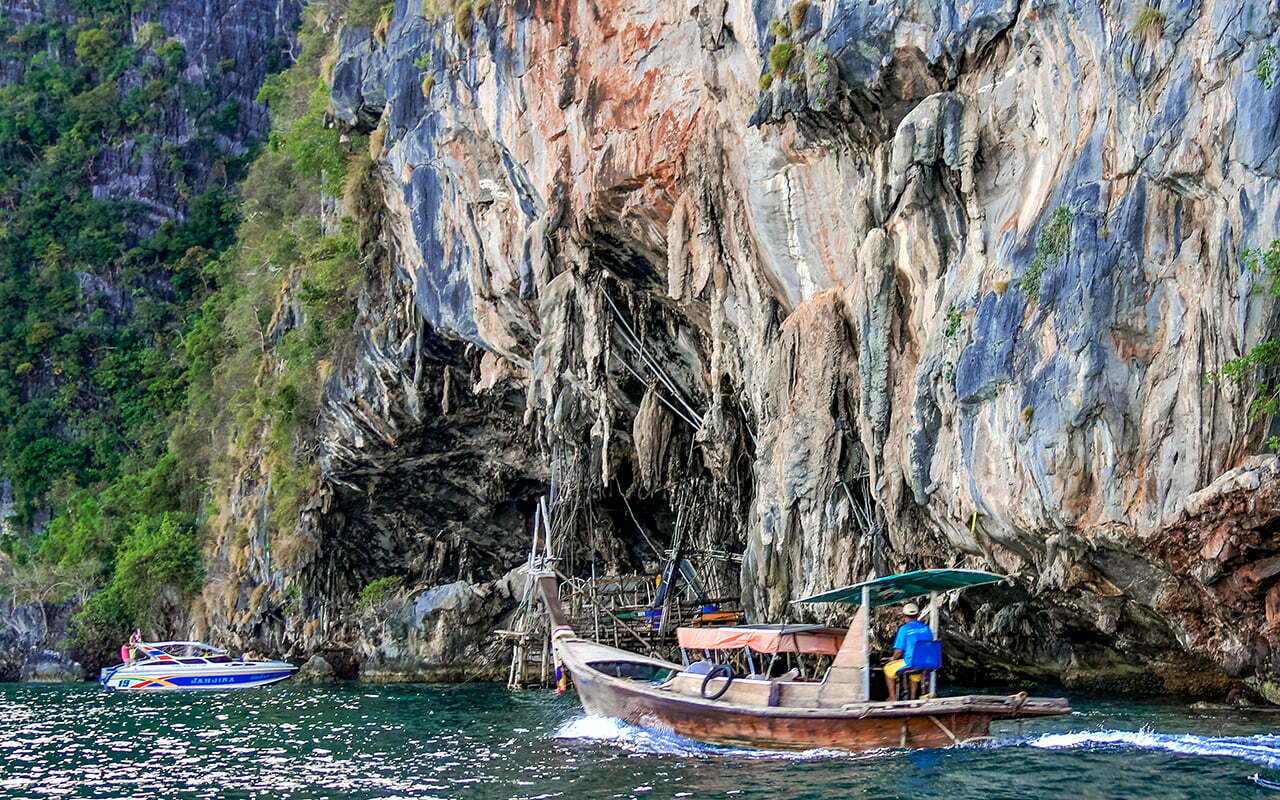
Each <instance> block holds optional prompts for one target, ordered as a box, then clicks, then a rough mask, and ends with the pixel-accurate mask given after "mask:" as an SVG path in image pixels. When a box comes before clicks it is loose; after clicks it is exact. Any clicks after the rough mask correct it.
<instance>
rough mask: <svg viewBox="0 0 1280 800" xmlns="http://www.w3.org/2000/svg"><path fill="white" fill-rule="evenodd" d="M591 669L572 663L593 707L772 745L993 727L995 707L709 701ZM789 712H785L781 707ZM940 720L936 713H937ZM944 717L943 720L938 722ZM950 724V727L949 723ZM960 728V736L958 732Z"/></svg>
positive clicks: (735, 741)
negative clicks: (913, 712)
mask: <svg viewBox="0 0 1280 800" xmlns="http://www.w3.org/2000/svg"><path fill="white" fill-rule="evenodd" d="M594 672H595V671H594V670H590V669H588V670H587V671H586V672H585V673H579V672H575V671H574V670H572V669H571V670H570V673H571V674H572V675H573V681H574V686H575V688H576V689H577V692H578V698H579V700H580V701H581V702H582V707H583V708H584V709H585V710H586V712H587V713H588V714H595V715H598V716H605V717H614V718H616V719H621V720H622V721H623V722H626V723H629V724H631V725H636V726H638V727H641V728H647V729H650V730H657V731H661V732H664V733H674V734H676V735H678V736H683V737H685V738H687V739H694V740H697V741H700V742H709V743H711V744H718V745H726V746H733V747H752V748H759V749H765V750H812V749H816V748H831V749H837V750H849V751H859V750H880V749H885V748H893V747H949V746H951V745H953V744H956V743H957V741H959V742H964V741H966V740H971V739H974V738H977V737H983V736H988V735H990V729H991V721H992V718H993V715H991V714H987V713H980V712H969V713H956V712H952V713H945V714H938V715H917V716H910V717H905V716H904V717H864V718H859V717H858V716H856V715H854V714H850V713H847V712H839V711H836V710H824V709H786V710H785V711H784V710H783V709H777V710H774V713H767V712H766V710H765V709H747V708H741V707H725V708H722V709H708V708H706V707H704V706H701V705H694V704H692V703H690V702H689V698H687V697H684V696H681V695H671V696H668V697H663V696H662V695H661V693H659V692H655V691H652V690H644V689H640V688H638V687H637V688H634V689H633V688H632V687H629V686H625V685H618V683H616V682H615V681H612V680H608V679H607V678H606V679H604V680H601V679H600V676H599V675H598V673H597V674H594V675H593V674H592V673H594ZM778 712H782V713H778ZM935 720H936V721H935ZM938 723H941V725H939V724H938ZM944 727H945V728H946V730H949V731H950V732H951V734H950V735H949V734H948V733H946V731H944V729H943V728H944ZM952 736H954V739H953V738H952Z"/></svg>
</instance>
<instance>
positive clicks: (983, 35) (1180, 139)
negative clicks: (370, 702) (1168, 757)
mask: <svg viewBox="0 0 1280 800" xmlns="http://www.w3.org/2000/svg"><path fill="white" fill-rule="evenodd" d="M421 5H422V4H420V3H418V2H417V0H412V2H411V1H410V0H397V2H396V3H395V7H394V11H393V12H392V14H391V17H390V25H389V27H387V28H386V29H385V30H383V29H380V30H379V31H378V32H377V34H376V35H375V34H374V32H371V31H368V30H364V29H352V30H347V31H344V32H342V34H341V46H340V53H339V56H338V59H337V63H336V64H335V66H334V72H333V93H332V104H333V110H334V113H335V115H336V117H337V118H338V119H339V120H340V121H341V122H342V123H344V124H346V125H351V126H356V127H359V128H361V129H364V130H370V129H373V128H375V127H377V128H380V129H382V131H383V132H384V134H385V136H384V137H383V138H382V150H381V153H380V163H381V167H382V178H383V188H384V204H385V219H384V220H383V224H382V231H383V237H384V239H385V241H386V243H387V246H388V248H389V249H390V251H391V252H392V253H393V254H394V258H393V261H394V267H395V269H394V275H388V276H387V278H386V281H385V282H384V284H383V285H382V286H375V287H371V289H370V292H369V298H370V302H369V304H368V305H367V307H362V317H361V325H362V328H363V330H364V331H366V333H365V338H364V340H363V342H362V345H361V349H360V353H359V354H358V355H357V357H356V358H355V359H354V360H353V361H352V362H351V364H350V365H349V366H348V368H346V369H344V370H342V371H340V374H339V375H338V376H336V377H335V378H334V379H333V382H332V385H331V392H330V397H329V417H328V423H327V425H328V430H329V433H328V434H327V435H326V436H325V439H324V443H323V447H322V456H321V460H322V465H323V477H322V479H321V488H320V492H319V495H318V496H319V497H320V498H322V499H321V500H319V501H317V505H316V507H315V508H314V509H312V510H310V511H308V512H307V513H306V515H305V516H306V519H305V520H304V522H303V525H304V527H305V526H310V529H311V530H314V531H315V535H314V543H315V548H314V551H313V552H311V553H308V554H305V556H304V557H302V558H301V559H300V560H299V562H298V566H297V568H296V570H294V572H296V573H297V574H303V575H306V576H308V579H307V587H308V588H307V590H306V591H305V592H304V597H303V610H302V611H301V613H294V614H289V613H279V614H278V615H277V616H276V617H275V618H274V620H273V621H265V622H264V620H263V619H253V620H233V619H229V618H228V619H225V620H222V621H215V627H218V626H225V628H224V629H225V630H227V631H229V632H232V633H235V632H240V633H241V635H250V634H251V633H261V632H262V631H263V630H264V629H270V630H274V631H275V632H276V635H278V636H280V637H284V638H282V639H281V641H284V640H285V639H288V640H290V641H295V642H303V641H306V642H309V643H311V645H315V646H318V645H319V644H320V643H322V642H328V643H330V644H332V643H334V642H340V641H348V642H352V645H351V646H352V647H353V648H355V649H359V650H361V651H362V652H364V653H366V654H367V655H366V656H365V657H366V658H368V659H369V660H370V663H371V664H373V663H392V662H397V661H398V659H399V658H400V655H399V651H398V650H396V649H394V648H393V649H392V650H388V649H387V646H386V637H383V636H381V635H379V636H371V635H369V634H367V633H361V632H356V631H353V630H352V629H351V626H350V623H348V622H343V621H342V620H340V619H338V618H337V615H336V609H337V608H338V606H337V605H335V604H334V598H335V597H337V596H339V595H340V594H341V593H343V592H347V593H350V592H353V591H355V590H358V588H359V585H358V584H360V583H361V582H362V581H365V580H368V579H369V578H372V577H376V576H377V575H379V574H389V573H390V572H392V571H393V570H395V569H397V568H398V565H399V564H411V565H412V566H409V567H406V568H403V573H404V574H406V575H409V576H410V577H411V578H412V582H414V583H415V584H417V588H416V589H415V590H414V592H415V593H409V594H408V595H406V597H405V598H404V599H403V601H402V602H403V605H402V607H401V610H400V612H398V614H393V615H391V616H392V617H393V618H394V619H393V620H392V621H390V622H389V623H388V624H389V625H391V626H392V627H391V628H390V629H389V630H390V631H391V634H390V638H391V639H393V640H395V641H396V642H397V648H401V647H403V643H406V642H416V644H413V645H412V646H411V650H412V651H413V653H414V658H416V659H418V660H419V661H421V662H423V663H441V662H442V661H446V662H452V663H462V662H461V661H460V659H467V658H470V657H472V656H473V655H474V654H475V653H476V652H478V651H477V650H475V649H473V650H469V651H462V652H459V651H451V650H450V649H449V646H448V645H447V644H445V642H444V641H443V640H442V639H441V638H439V637H437V636H435V635H434V634H433V633H432V631H433V630H434V629H435V628H433V626H438V625H440V624H441V623H438V622H433V621H432V620H431V619H428V617H432V614H434V615H435V616H434V617H432V618H433V619H440V620H445V619H448V618H449V617H447V616H446V615H457V616H458V618H459V619H460V620H461V622H460V623H452V622H451V623H449V624H450V625H452V624H461V625H463V626H471V629H473V630H482V629H484V628H485V627H486V626H491V625H492V624H494V623H493V619H492V616H490V615H491V614H492V613H494V610H495V609H498V608H500V607H503V606H501V604H497V603H494V604H492V605H490V606H486V603H488V602H489V601H487V600H484V599H482V598H483V597H484V596H485V594H486V592H487V591H489V590H493V591H496V590H497V589H496V587H497V584H496V581H497V580H498V577H499V576H500V575H502V574H503V573H504V572H505V571H506V570H507V569H509V568H510V567H511V566H513V565H514V564H515V563H517V562H518V561H519V560H520V558H521V554H522V552H523V548H522V546H521V544H522V537H523V536H524V531H525V530H526V527H525V525H526V524H527V519H528V516H529V512H530V510H531V507H530V505H529V504H528V502H527V498H529V497H530V496H532V495H533V494H535V493H536V492H537V491H538V490H540V489H541V488H542V486H543V485H545V484H547V483H549V484H551V486H552V489H553V491H555V492H556V494H557V496H558V498H559V499H560V501H561V502H560V508H561V509H562V515H563V517H564V518H565V519H566V520H577V521H576V522H574V521H566V522H565V523H564V525H565V526H566V527H565V529H564V530H565V531H568V532H570V533H568V534H566V535H568V536H570V540H572V537H573V536H577V537H579V539H578V540H577V541H579V543H580V544H583V546H584V547H585V548H586V549H587V550H590V551H592V552H597V553H599V554H600V557H601V559H602V560H603V561H606V562H608V561H611V562H612V563H614V564H626V563H628V560H630V562H631V563H634V561H635V560H636V559H637V558H638V556H637V555H636V552H637V551H636V550H634V549H629V546H628V543H627V542H628V541H630V540H629V538H628V537H629V536H630V537H631V538H633V534H627V533H626V527H627V526H626V523H625V518H624V517H623V516H622V515H621V510H620V509H621V506H620V503H619V501H620V499H621V497H622V496H627V497H629V498H631V499H632V500H635V501H636V503H637V504H638V505H640V506H641V511H640V513H641V515H642V516H644V518H645V519H644V521H645V522H646V524H649V523H651V524H652V525H653V527H654V528H656V529H657V530H658V531H659V533H660V535H662V536H670V535H672V534H673V532H674V529H675V527H676V526H677V525H683V526H688V528H687V529H688V530H692V531H697V535H698V536H699V537H701V538H702V539H703V540H704V541H706V542H709V543H712V544H716V545H718V546H721V547H727V548H729V549H737V550H741V551H742V552H743V563H742V571H741V590H742V593H743V596H744V599H745V600H746V602H747V604H748V608H749V609H750V611H751V612H752V614H754V615H756V616H758V617H761V618H765V617H777V616H779V615H780V614H781V613H782V612H783V610H784V608H785V605H784V604H785V602H786V601H787V600H788V599H790V598H792V597H795V596H799V595H802V594H805V593H809V592H812V591H816V590H821V589H825V588H828V587H830V586H831V585H833V584H841V583H845V582H849V581H852V580H857V579H860V578H862V577H864V576H865V575H866V574H868V572H869V571H870V570H872V569H878V570H882V571H883V570H886V569H900V568H908V567H920V566H944V565H957V564H965V565H973V566H985V567H989V568H993V569H997V570H1001V571H1004V572H1007V573H1009V574H1012V575H1014V576H1016V578H1017V587H1015V588H1003V589H997V590H993V591H990V592H986V593H981V592H974V593H973V594H972V597H970V598H966V599H965V601H964V605H961V606H958V607H957V608H955V609H954V610H953V616H954V617H955V619H956V620H957V621H958V623H959V624H958V627H957V629H956V632H955V633H956V636H957V642H959V643H960V644H961V646H962V648H964V649H966V650H967V649H968V648H973V652H974V653H975V654H977V653H985V654H987V655H990V654H991V653H993V652H995V653H999V654H1000V657H1001V663H1002V664H1003V665H1004V666H1003V667H1002V668H1007V669H1008V670H1009V671H1011V672H1014V673H1017V674H1023V675H1028V674H1030V675H1036V676H1039V677H1049V678H1052V679H1057V680H1064V681H1067V682H1068V683H1077V684H1087V685H1114V684H1116V682H1117V681H1118V682H1119V683H1120V684H1128V683H1132V682H1133V681H1132V680H1131V679H1132V678H1133V677H1134V676H1133V675H1132V673H1131V672H1126V671H1125V670H1126V669H1130V670H1131V668H1132V667H1133V665H1134V663H1135V660H1137V661H1142V662H1150V663H1153V664H1155V665H1156V666H1157V667H1159V669H1157V675H1158V677H1157V679H1148V680H1147V681H1146V683H1147V685H1148V686H1149V687H1150V688H1155V689H1161V688H1164V687H1165V686H1168V687H1170V688H1184V689H1185V688H1188V687H1185V686H1178V685H1176V678H1177V676H1178V675H1184V674H1187V673H1188V671H1189V670H1190V669H1191V667H1189V666H1188V665H1193V666H1194V669H1196V670H1200V671H1203V672H1204V674H1205V675H1207V676H1208V677H1207V678H1206V684H1205V687H1201V689H1205V688H1206V687H1209V686H1210V685H1212V686H1213V687H1216V686H1217V685H1218V684H1219V683H1220V682H1222V681H1225V680H1227V679H1228V678H1249V679H1251V680H1253V681H1254V682H1255V683H1258V684H1259V685H1260V684H1261V683H1262V682H1264V681H1266V680H1268V679H1269V676H1271V675H1273V674H1274V672H1275V670H1276V667H1277V662H1275V661H1274V660H1273V657H1272V655H1271V653H1272V647H1273V645H1274V644H1276V643H1277V642H1276V639H1275V634H1274V633H1273V630H1274V629H1273V628H1272V627H1271V617H1273V616H1275V615H1276V614H1275V613H1272V612H1276V613H1280V601H1276V602H1272V601H1273V600H1275V598H1274V597H1272V595H1276V596H1277V597H1280V595H1278V594H1277V592H1280V589H1278V588H1276V582H1277V579H1278V578H1280V567H1274V568H1273V566H1272V565H1271V561H1272V560H1274V559H1275V556H1274V555H1273V554H1272V550H1271V547H1272V544H1271V542H1270V538H1272V537H1270V535H1269V529H1268V528H1267V526H1268V525H1270V524H1271V523H1270V522H1260V520H1264V519H1265V520H1270V519H1271V518H1272V517H1273V516H1274V514H1275V509H1276V508H1277V506H1276V502H1275V501H1276V498H1275V496H1274V492H1273V490H1272V489H1273V485H1274V483H1275V481H1274V476H1272V475H1271V472H1270V471H1268V470H1271V468H1270V467H1263V466H1253V467H1248V469H1247V471H1246V472H1245V473H1240V474H1236V473H1231V472H1229V471H1230V470H1233V469H1236V468H1237V467H1240V466H1242V465H1244V464H1245V463H1246V461H1245V459H1246V458H1247V457H1248V456H1249V454H1250V453H1252V452H1256V451H1257V450H1258V449H1259V446H1260V444H1259V443H1260V439H1261V436H1262V430H1261V428H1260V426H1259V425H1257V424H1255V423H1253V422H1251V421H1250V419H1249V418H1248V416H1247V414H1246V405H1247V402H1248V400H1249V398H1248V397H1247V396H1245V393H1243V392H1241V391H1239V390H1238V389H1237V388H1236V387H1234V386H1231V385H1227V384H1223V383H1206V382H1205V381H1204V376H1205V375H1206V374H1207V373H1209V372H1211V371H1213V370H1216V369H1218V368H1219V367H1220V366H1221V365H1222V364H1223V362H1224V361H1225V360H1227V359H1229V358H1232V357H1234V356H1237V355H1240V354H1241V353H1242V352H1243V351H1244V350H1246V349H1247V348H1248V347H1249V346H1251V345H1252V344H1254V343H1256V342H1258V341H1259V340H1260V339H1261V338H1263V336H1264V333H1265V332H1266V331H1267V330H1268V329H1269V326H1270V323H1271V319H1272V306H1271V304H1270V303H1269V302H1268V301H1267V300H1265V299H1264V298H1263V297H1262V296H1260V295H1258V294H1256V293H1254V292H1253V291H1252V288H1253V286H1252V277H1251V275H1250V274H1249V273H1248V272H1247V271H1246V270H1245V269H1244V266H1243V264H1242V263H1241V258H1240V253H1241V251H1242V250H1244V249H1246V248H1251V247H1258V246H1265V244H1267V243H1268V242H1269V241H1270V240H1271V239H1272V238H1274V237H1275V236H1277V234H1278V232H1280V229H1278V226H1277V221H1278V218H1280V192H1277V190H1276V187H1277V185H1278V184H1277V182H1276V177H1277V169H1280V160H1277V153H1276V150H1277V147H1278V146H1280V138H1278V137H1280V125H1277V122H1278V121H1280V92H1277V91H1271V90H1268V89H1267V88H1266V87H1265V86H1264V85H1263V83H1262V81H1261V80H1260V79H1259V77H1258V76H1257V75H1256V74H1254V72H1253V67H1254V64H1255V62H1256V60H1257V56H1258V52H1259V44H1260V43H1263V42H1266V41H1270V40H1274V37H1275V35H1276V30H1277V22H1278V19H1280V17H1278V16H1277V14H1276V13H1275V11H1274V9H1272V8H1271V7H1270V6H1268V5H1266V4H1256V3H1255V4H1246V5H1244V6H1241V5H1240V4H1238V3H1229V2H1225V1H1219V0H1203V1H1202V2H1193V3H1182V4H1178V5H1176V6H1174V7H1170V8H1168V9H1162V13H1163V16H1164V20H1163V23H1162V25H1157V26H1154V27H1152V26H1147V27H1146V28H1142V29H1139V28H1138V26H1137V25H1136V20H1135V15H1136V13H1137V12H1136V10H1135V9H1133V8H1132V7H1131V5H1128V4H1118V3H1107V4H1102V5H1097V4H1095V5H1092V6H1085V5H1073V4H1067V3H1059V2H1035V3H1019V2H1015V0H1003V1H1002V0H995V2H989V3H978V4H974V3H956V2H953V1H952V0H888V2H883V1H882V2H878V3H871V2H865V1H864V0H819V2H814V3H795V4H792V3H790V2H780V1H778V0H774V2H770V1H769V0H755V2H750V3H748V2H746V0H733V1H732V2H730V1H729V0H711V1H709V2H702V3H697V4H694V3H688V2H683V0H681V1H677V0H644V1H643V2H641V1H640V0H593V1H590V2H589V1H588V0H534V1H533V2H504V1H503V0H498V2H494V3H485V4H475V8H476V9H477V10H478V12H479V13H478V17H476V18H474V19H473V18H472V17H471V16H467V15H461V14H460V15H459V17H458V19H456V20H455V18H454V17H453V16H452V15H450V16H449V18H448V19H443V18H442V19H426V18H424V17H423V16H422V15H421V12H422V8H421ZM775 21H776V23H775ZM784 29H785V30H784ZM784 33H785V36H783V35H782V34H784ZM423 64H426V65H427V66H425V67H423V66H420V65H423ZM762 76H763V77H762ZM464 377H465V380H464V379H463V378H464ZM1249 463H1250V464H1253V463H1254V462H1249ZM1221 475H1228V476H1231V477H1229V478H1224V479H1223V480H1228V481H1229V482H1231V483H1230V486H1229V487H1227V486H1221V485H1219V483H1215V479H1217V478H1218V477H1219V476H1221ZM1241 475H1256V476H1257V483H1256V485H1255V486H1253V487H1252V488H1250V487H1249V486H1248V484H1249V483H1251V482H1252V481H1253V478H1247V479H1245V478H1242V477H1241ZM1241 481H1243V483H1242V482H1241ZM1211 484H1212V487H1211V488H1210V489H1208V490H1205V491H1207V492H1209V494H1205V493H1204V492H1202V491H1201V490H1202V489H1204V487H1207V486H1210V485H1211ZM588 512H589V513H588ZM591 515H594V516H591ZM677 520H678V522H677ZM587 537H590V538H587ZM624 540H625V541H624ZM357 542H358V544H359V546H358V547H357V546H356V545H355V543H357ZM588 543H589V544H588ZM361 559H364V561H363V562H362V561H361ZM372 562H378V563H372ZM257 569H258V567H257V566H254V567H251V568H249V570H248V571H247V572H244V573H243V574H245V575H258V573H257V572H255V570H257ZM283 569H284V571H283V572H280V571H279V570H277V571H276V572H274V573H272V572H270V571H269V570H267V571H263V572H262V573H261V574H260V575H258V577H259V579H261V580H266V581H269V580H278V577H274V578H273V577H272V575H276V576H278V575H281V574H285V573H288V572H290V569H292V568H291V567H286V568H283ZM419 579H420V580H419ZM459 579H461V580H463V581H465V582H466V584H467V586H466V588H462V587H459V584H457V583H451V582H453V581H457V580H459ZM450 585H452V586H455V587H459V588H456V589H448V593H449V594H448V596H449V597H450V598H458V600H457V602H458V603H459V605H457V606H456V607H449V608H443V607H442V608H441V609H440V610H439V611H436V612H432V614H421V613H419V612H418V611H417V606H416V604H417V603H418V602H419V601H420V600H421V599H422V598H423V597H425V596H434V594H433V593H434V592H437V591H443V590H444V589H445V588H447V587H448V586H450ZM431 587H437V588H431ZM424 592H425V594H424ZM469 593H470V594H469ZM415 597H416V598H417V599H413V598H415ZM477 598H479V599H477ZM434 602H435V601H434V600H433V601H432V603H434ZM450 602H453V600H450ZM507 602H508V605H506V606H505V607H507V608H509V607H510V600H508V601H507ZM429 605H430V604H429ZM1272 606H1275V608H1272ZM273 613H276V612H272V611H267V612H264V616H270V615H271V614H273ZM264 626H265V628H264ZM273 626H274V627H273ZM308 626H309V627H308ZM304 629H305V630H304ZM357 640H358V641H357ZM1166 678H1167V679H1166ZM1190 688H1191V689H1192V690H1194V689H1195V687H1190Z"/></svg>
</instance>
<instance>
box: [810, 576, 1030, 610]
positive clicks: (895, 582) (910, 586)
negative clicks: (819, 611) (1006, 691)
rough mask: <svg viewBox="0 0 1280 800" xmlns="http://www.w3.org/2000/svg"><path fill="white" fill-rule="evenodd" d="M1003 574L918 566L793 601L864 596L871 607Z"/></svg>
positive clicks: (850, 599)
mask: <svg viewBox="0 0 1280 800" xmlns="http://www.w3.org/2000/svg"><path fill="white" fill-rule="evenodd" d="M1006 577H1007V576H1004V575H999V574H997V573H994V572H986V571H984V570H979V569H918V570H914V571H912V572H903V573H901V574H898V575H886V576H885V577H883V578H872V579H871V580H869V581H862V582H860V583H853V584H850V585H848V586H841V587H839V588H837V589H831V590H830V591H826V592H821V593H820V594H815V595H811V596H809V597H805V598H802V599H800V600H795V601H793V602H796V603H848V604H850V605H855V606H860V605H862V603H863V602H864V598H867V599H868V600H869V602H870V605H871V606H872V607H876V606H888V605H894V604H896V603H903V602H906V601H907V600H912V599H914V598H916V597H923V596H925V595H932V594H934V593H936V592H948V591H952V590H956V589H968V588H971V587H974V586H983V585H986V584H991V583H999V582H1000V581H1003V580H1006Z"/></svg>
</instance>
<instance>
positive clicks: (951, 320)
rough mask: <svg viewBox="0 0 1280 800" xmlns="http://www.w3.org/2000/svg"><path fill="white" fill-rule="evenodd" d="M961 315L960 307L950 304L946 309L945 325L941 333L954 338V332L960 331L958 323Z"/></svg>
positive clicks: (961, 318)
mask: <svg viewBox="0 0 1280 800" xmlns="http://www.w3.org/2000/svg"><path fill="white" fill-rule="evenodd" d="M962 320H963V317H961V315H960V309H958V308H956V307H955V306H951V307H949V308H948V309H947V316H946V321H947V327H946V328H945V329H944V330H943V335H944V336H946V337H947V338H948V339H954V338H955V337H956V334H958V333H960V323H961V321H962Z"/></svg>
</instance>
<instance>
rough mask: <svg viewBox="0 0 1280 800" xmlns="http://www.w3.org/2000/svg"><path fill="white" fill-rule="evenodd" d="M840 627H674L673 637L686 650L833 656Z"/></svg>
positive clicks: (840, 641)
mask: <svg viewBox="0 0 1280 800" xmlns="http://www.w3.org/2000/svg"><path fill="white" fill-rule="evenodd" d="M844 635H845V632H844V630H842V629H840V628H816V629H813V630H807V631H798V632H794V633H784V632H782V631H776V630H768V629H759V628H738V627H728V628H676V641H677V642H679V643H680V646H681V647H686V648H689V649H690V650H736V649H738V648H741V647H750V648H751V649H752V650H754V651H756V652H757V653H816V654H819V655H826V656H834V655H835V654H836V653H837V652H838V651H839V650H840V644H841V643H842V642H843V641H844Z"/></svg>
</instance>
